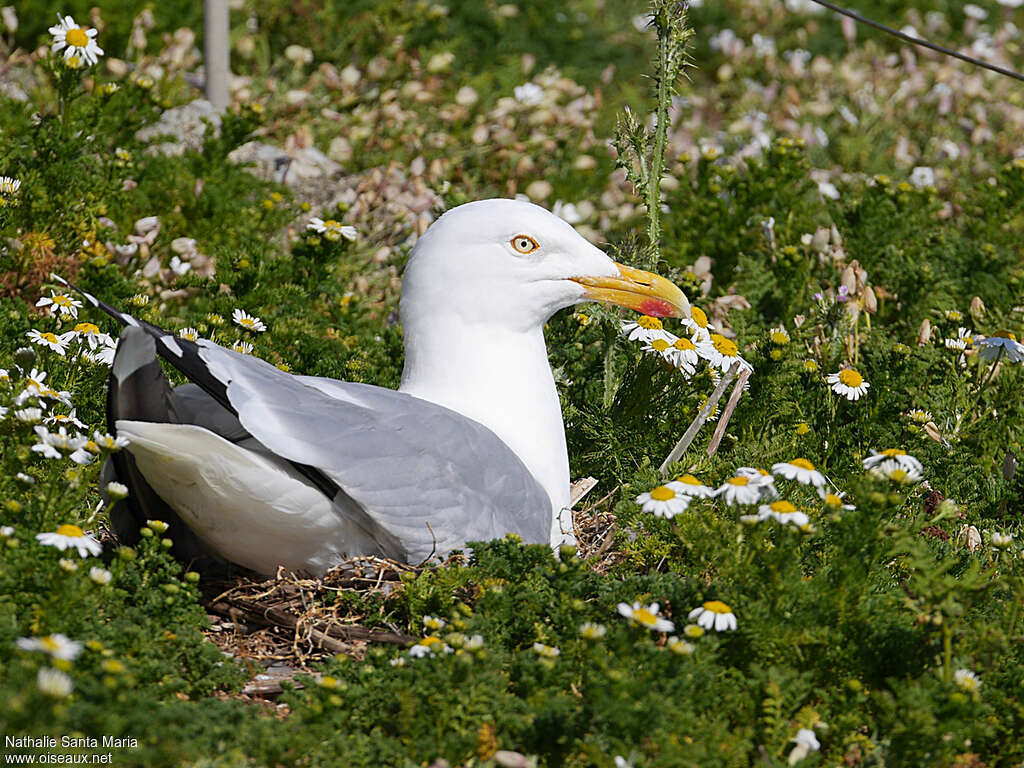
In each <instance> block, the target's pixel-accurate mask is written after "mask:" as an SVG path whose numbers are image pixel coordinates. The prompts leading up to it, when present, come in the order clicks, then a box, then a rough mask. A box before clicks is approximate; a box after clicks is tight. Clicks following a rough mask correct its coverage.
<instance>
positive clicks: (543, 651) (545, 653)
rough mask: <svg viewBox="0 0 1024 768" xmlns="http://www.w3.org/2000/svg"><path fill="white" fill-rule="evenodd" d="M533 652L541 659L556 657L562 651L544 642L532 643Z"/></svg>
mask: <svg viewBox="0 0 1024 768" xmlns="http://www.w3.org/2000/svg"><path fill="white" fill-rule="evenodd" d="M533 652H534V653H536V654H537V655H538V656H540V657H541V658H542V659H548V660H550V659H557V658H558V657H559V656H561V655H562V651H561V650H560V649H558V648H556V647H555V646H553V645H544V643H534V644H533Z"/></svg>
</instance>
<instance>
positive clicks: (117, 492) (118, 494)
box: [103, 481, 128, 501]
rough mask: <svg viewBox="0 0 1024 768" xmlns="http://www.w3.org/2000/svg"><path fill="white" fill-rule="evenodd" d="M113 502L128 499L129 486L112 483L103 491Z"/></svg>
mask: <svg viewBox="0 0 1024 768" xmlns="http://www.w3.org/2000/svg"><path fill="white" fill-rule="evenodd" d="M103 490H104V491H106V493H107V496H108V497H109V498H110V500H111V501H121V499H127V498H128V486H127V485H125V484H124V483H118V482H114V481H111V482H109V483H107V484H106V486H105V487H104V489H103Z"/></svg>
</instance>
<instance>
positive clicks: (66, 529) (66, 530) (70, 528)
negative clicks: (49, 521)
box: [57, 523, 85, 539]
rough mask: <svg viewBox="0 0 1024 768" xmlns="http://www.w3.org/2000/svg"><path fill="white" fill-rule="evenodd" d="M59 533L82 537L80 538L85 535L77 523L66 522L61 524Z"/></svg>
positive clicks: (60, 534)
mask: <svg viewBox="0 0 1024 768" xmlns="http://www.w3.org/2000/svg"><path fill="white" fill-rule="evenodd" d="M57 534H58V535H59V536H69V537H71V538H75V539H80V538H82V536H84V535H85V532H84V531H83V530H82V529H81V528H79V527H78V526H77V525H71V524H69V523H64V525H62V526H60V527H59V528H58V529H57Z"/></svg>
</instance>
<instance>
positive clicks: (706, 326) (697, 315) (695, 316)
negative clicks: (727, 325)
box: [682, 306, 715, 342]
mask: <svg viewBox="0 0 1024 768" xmlns="http://www.w3.org/2000/svg"><path fill="white" fill-rule="evenodd" d="M682 323H683V325H685V326H686V327H687V328H689V329H690V332H691V333H693V335H694V339H695V340H696V341H697V342H706V341H710V340H711V331H713V330H715V326H714V325H712V324H711V323H709V322H708V316H707V315H706V314H705V313H704V310H703V309H701V308H700V307H697V306H691V307H690V316H689V317H684V318H683V319H682Z"/></svg>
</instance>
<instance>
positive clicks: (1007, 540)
mask: <svg viewBox="0 0 1024 768" xmlns="http://www.w3.org/2000/svg"><path fill="white" fill-rule="evenodd" d="M989 543H990V544H991V545H992V546H993V547H995V548H996V549H1006V548H1007V547H1009V546H1010V545H1011V544H1013V534H1012V533H1000V532H999V531H993V532H992V533H991V534H990V535H989Z"/></svg>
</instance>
